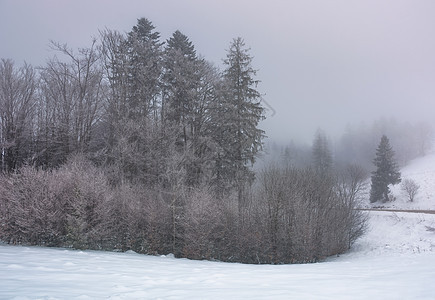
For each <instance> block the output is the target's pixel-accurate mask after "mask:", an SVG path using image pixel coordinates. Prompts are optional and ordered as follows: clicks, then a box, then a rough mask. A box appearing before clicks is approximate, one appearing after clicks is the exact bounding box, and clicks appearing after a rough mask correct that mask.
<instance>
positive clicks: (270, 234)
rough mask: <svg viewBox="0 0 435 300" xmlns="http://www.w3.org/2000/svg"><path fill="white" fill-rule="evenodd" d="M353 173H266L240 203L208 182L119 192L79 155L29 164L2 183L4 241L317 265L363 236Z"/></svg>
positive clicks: (0, 230) (122, 187)
mask: <svg viewBox="0 0 435 300" xmlns="http://www.w3.org/2000/svg"><path fill="white" fill-rule="evenodd" d="M356 171H358V169H348V171H347V173H345V174H343V175H342V176H332V174H329V176H323V175H320V173H317V172H315V171H313V170H310V169H304V170H300V169H292V168H285V169H281V168H277V167H269V168H267V169H265V170H264V171H263V172H262V173H261V174H260V177H259V180H258V181H257V184H256V186H255V187H254V188H252V189H250V190H248V191H247V192H246V194H245V195H244V198H245V199H244V201H243V205H242V206H240V205H239V204H238V202H237V198H238V196H239V195H236V194H231V193H229V194H228V196H227V197H221V198H218V197H216V196H215V193H214V192H213V191H212V189H211V188H209V187H208V186H207V185H202V186H199V187H196V188H193V187H191V188H188V187H185V186H177V189H174V187H171V188H167V189H165V188H163V187H148V188H147V187H144V186H141V185H137V184H136V185H133V184H129V183H128V182H127V181H125V182H124V183H120V184H117V185H115V186H114V185H111V184H109V179H108V176H107V175H106V174H105V173H104V172H103V171H102V170H101V169H99V168H97V167H95V166H93V165H92V164H91V163H90V162H88V161H86V160H85V159H83V158H81V157H75V158H72V159H70V160H69V161H68V162H67V163H66V164H65V165H64V166H62V167H60V168H59V169H56V170H51V171H49V170H38V169H35V168H33V167H23V168H21V169H20V170H19V172H16V173H15V174H12V175H10V176H3V177H0V239H2V240H3V241H5V242H8V243H12V244H30V245H46V246H62V247H73V248H78V249H102V250H120V251H126V250H134V251H136V252H139V253H148V254H168V253H174V254H175V256H177V257H187V258H192V259H216V260H221V261H232V262H245V263H295V262H314V261H317V260H319V259H322V258H324V257H326V256H328V255H333V254H337V253H341V252H344V251H346V250H347V249H348V248H349V246H350V245H351V244H352V243H353V242H354V241H355V239H356V238H357V237H359V236H360V235H361V234H362V233H363V232H364V225H365V219H364V216H363V215H362V214H361V212H359V211H356V210H354V208H355V207H354V206H355V202H356V197H357V196H358V194H359V192H360V191H361V189H362V186H361V184H362V183H361V182H363V181H362V180H361V178H364V177H362V176H359V177H358V176H357V175H358V172H356ZM359 175H361V174H359ZM351 179H354V180H351Z"/></svg>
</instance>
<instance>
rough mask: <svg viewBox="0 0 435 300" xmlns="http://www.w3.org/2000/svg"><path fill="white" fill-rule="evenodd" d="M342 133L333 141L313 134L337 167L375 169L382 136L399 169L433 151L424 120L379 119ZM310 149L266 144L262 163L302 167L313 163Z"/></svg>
mask: <svg viewBox="0 0 435 300" xmlns="http://www.w3.org/2000/svg"><path fill="white" fill-rule="evenodd" d="M343 131H344V133H343V134H342V135H341V136H338V137H335V138H332V137H329V136H328V133H327V132H325V131H323V130H322V129H319V130H318V132H316V133H315V134H313V143H314V142H315V139H316V137H317V135H318V134H319V133H321V135H323V136H324V138H325V139H326V143H327V147H328V148H329V151H330V154H331V156H332V158H333V160H334V165H335V166H336V167H337V168H341V167H342V166H345V165H346V164H349V163H351V164H357V165H359V166H361V167H362V168H364V169H365V170H366V171H368V172H369V171H372V170H373V168H374V165H373V159H374V158H375V150H376V147H377V145H378V144H379V141H380V138H381V137H382V135H387V136H388V137H389V138H390V140H391V144H392V147H393V149H394V152H395V158H396V159H397V162H398V164H399V165H400V166H405V165H406V164H407V163H408V162H409V161H410V160H412V159H414V158H417V157H420V156H424V155H426V154H427V153H428V151H430V150H431V149H432V146H433V142H434V138H435V133H434V130H433V127H432V126H431V125H430V124H429V123H427V122H425V121H420V122H417V123H410V122H406V121H399V120H396V119H395V118H389V119H388V118H380V119H378V120H376V121H374V122H373V123H372V124H359V125H355V124H352V125H348V126H347V127H346V128H345V129H344V130H343ZM312 147H313V145H312V144H310V145H307V144H304V143H294V142H290V143H288V144H286V145H278V144H276V143H269V144H268V145H266V147H265V148H266V149H265V152H266V154H265V155H264V156H263V160H264V161H265V162H270V161H275V162H279V163H283V164H286V165H287V164H289V165H292V166H296V167H305V166H308V165H311V164H312V155H313V153H312ZM265 162H262V164H264V163H265Z"/></svg>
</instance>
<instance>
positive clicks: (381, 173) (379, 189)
mask: <svg viewBox="0 0 435 300" xmlns="http://www.w3.org/2000/svg"><path fill="white" fill-rule="evenodd" d="M373 163H374V165H375V166H376V170H375V171H374V172H373V173H372V185H371V190H370V202H371V203H373V202H376V201H379V200H383V201H384V202H385V201H388V194H389V193H390V188H389V187H388V186H389V185H390V184H392V185H395V184H398V183H400V181H401V178H400V172H399V167H398V165H397V162H396V160H395V158H394V151H393V148H392V147H391V146H390V141H389V139H388V138H387V136H386V135H383V136H382V138H381V142H380V143H379V146H378V148H377V149H376V157H375V159H374V160H373Z"/></svg>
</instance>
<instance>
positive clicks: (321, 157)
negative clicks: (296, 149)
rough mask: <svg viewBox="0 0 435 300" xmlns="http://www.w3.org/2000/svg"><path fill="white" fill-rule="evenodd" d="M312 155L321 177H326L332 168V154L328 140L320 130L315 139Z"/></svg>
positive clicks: (315, 167)
mask: <svg viewBox="0 0 435 300" xmlns="http://www.w3.org/2000/svg"><path fill="white" fill-rule="evenodd" d="M312 155H313V165H314V169H315V170H316V172H318V173H319V174H321V175H326V174H327V173H328V172H329V171H330V170H331V167H332V154H331V150H330V149H329V143H328V139H327V138H326V135H325V133H324V132H323V131H321V130H318V131H317V133H316V136H315V137H314V141H313V147H312Z"/></svg>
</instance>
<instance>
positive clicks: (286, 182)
mask: <svg viewBox="0 0 435 300" xmlns="http://www.w3.org/2000/svg"><path fill="white" fill-rule="evenodd" d="M51 47H52V48H53V50H55V51H56V55H55V56H54V57H52V58H50V59H48V60H47V63H46V64H45V65H43V66H40V67H37V68H35V67H32V66H30V65H28V64H24V65H23V66H21V67H17V66H15V64H14V63H13V62H12V61H10V60H7V59H2V61H1V64H0V97H1V98H0V100H1V106H0V120H1V131H0V142H1V169H2V173H3V176H1V177H0V239H2V240H3V241H5V242H8V243H14V244H36V245H47V246H64V247H75V248H80V249H104V250H122V251H125V250H129V249H131V250H134V251H136V252H140V253H148V254H168V253H173V254H174V255H175V256H177V257H188V258H195V259H218V260H222V261H238V262H247V263H287V262H313V261H317V260H319V259H322V258H324V257H326V256H328V255H333V254H338V253H342V252H344V251H346V250H347V249H348V248H349V247H350V246H351V245H352V243H353V242H354V241H355V240H356V239H357V238H358V237H359V236H361V234H362V233H363V232H364V230H365V226H366V219H365V216H364V215H363V214H362V213H361V212H360V211H358V210H355V209H354V208H355V207H356V205H357V202H358V201H359V200H360V197H361V196H362V194H363V192H364V191H365V189H366V184H365V182H366V179H367V174H368V171H367V169H366V166H367V165H364V163H366V161H367V160H366V156H365V155H367V153H374V149H375V147H376V143H377V142H378V140H377V139H378V137H376V140H374V139H373V140H371V138H373V136H370V137H365V136H363V135H361V134H360V133H359V132H357V131H356V130H353V129H352V130H350V129H349V134H348V135H347V136H346V135H345V136H344V137H343V139H342V147H341V148H337V149H343V152H342V153H341V152H340V151H341V150H340V151H339V150H337V149H336V148H334V147H331V144H329V143H328V139H327V138H326V135H325V134H324V133H322V132H319V133H318V134H317V135H316V136H315V138H314V141H313V145H312V147H311V148H310V149H309V153H310V154H309V155H310V158H309V159H308V158H307V157H308V156H307V155H308V154H307V153H308V151H305V152H304V151H299V150H297V151H296V150H294V149H300V148H298V147H299V146H295V147H293V148H291V147H290V148H288V149H286V150H285V151H283V153H284V154H285V155H284V156H287V158H288V160H289V161H291V162H292V163H288V164H273V163H271V164H268V165H266V166H265V167H264V168H263V169H262V170H260V171H255V172H254V169H253V168H252V165H253V164H254V163H255V162H256V159H257V156H258V155H259V153H260V152H261V150H262V145H263V138H264V137H265V133H264V132H263V131H262V130H260V129H259V128H258V123H259V122H260V121H261V120H263V119H264V108H263V107H262V105H261V97H262V96H261V94H260V92H259V91H258V90H257V84H258V80H257V79H256V70H255V69H254V68H253V66H252V56H251V55H250V50H249V48H247V47H246V46H245V44H244V41H243V39H241V38H236V39H234V40H233V41H232V42H231V43H230V46H229V49H228V50H227V56H226V58H225V59H224V69H223V70H219V69H217V68H216V67H214V66H213V64H211V63H210V62H208V61H206V60H205V59H204V58H202V57H200V56H199V55H198V54H197V53H196V51H195V47H194V45H193V44H192V42H191V41H190V40H189V39H188V37H187V36H185V35H184V34H182V33H181V32H180V31H176V32H174V34H173V35H172V36H171V37H170V38H169V39H168V40H167V41H165V42H162V41H161V39H160V34H159V33H158V32H157V31H156V30H155V28H154V26H153V25H152V23H151V22H150V21H149V20H147V19H139V20H138V22H137V25H136V26H134V27H133V28H132V30H131V31H130V32H128V33H126V34H123V33H120V32H118V31H115V30H109V29H105V30H102V31H101V32H100V35H99V37H98V39H95V40H93V42H92V43H91V45H90V47H88V48H85V49H79V50H77V51H74V50H73V49H70V48H69V47H68V46H67V45H63V44H60V43H57V42H51ZM362 136H363V137H362ZM398 136H399V135H398ZM289 138H290V137H289ZM366 139H367V141H368V140H370V142H367V141H366ZM392 140H393V139H392ZM420 142H422V141H420ZM371 143H373V144H371ZM413 145H414V144H413ZM398 148H399V147H398ZM365 149H367V151H368V152H364V151H365ZM404 149H405V148H404ZM406 149H409V148H406ZM425 149H426V148H425V146H424V145H421V147H420V146H419V147H417V148H416V150H415V151H420V150H421V151H424V150H425ZM398 150H399V151H398V153H402V152H400V151H401V149H400V148H399V149H398ZM298 151H299V152H298ZM406 151H407V150H406ZM406 151H405V150H404V152H403V153H404V155H405V156H404V159H409V157H410V156H406V155H408V153H406ZM413 151H414V150H413ZM295 153H300V155H299V159H298V158H297V157H298V156H297V155H295ZM409 155H411V156H412V155H414V153H412V154H409ZM372 158H373V157H369V162H370V161H371V160H372ZM308 161H309V163H308ZM297 162H306V163H297ZM362 162H363V163H362ZM361 163H362V165H361Z"/></svg>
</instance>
